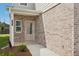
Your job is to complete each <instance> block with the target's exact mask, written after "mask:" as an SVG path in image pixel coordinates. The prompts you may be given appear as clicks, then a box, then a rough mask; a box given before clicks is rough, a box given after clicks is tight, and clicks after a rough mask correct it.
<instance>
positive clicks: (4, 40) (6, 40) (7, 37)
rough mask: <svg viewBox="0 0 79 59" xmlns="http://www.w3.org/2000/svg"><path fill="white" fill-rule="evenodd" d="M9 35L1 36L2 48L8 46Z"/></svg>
mask: <svg viewBox="0 0 79 59" xmlns="http://www.w3.org/2000/svg"><path fill="white" fill-rule="evenodd" d="M8 39H9V34H0V48H2V47H4V46H7V45H8Z"/></svg>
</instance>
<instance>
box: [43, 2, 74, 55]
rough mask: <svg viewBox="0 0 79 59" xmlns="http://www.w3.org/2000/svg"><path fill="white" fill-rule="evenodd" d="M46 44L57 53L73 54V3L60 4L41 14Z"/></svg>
mask: <svg viewBox="0 0 79 59" xmlns="http://www.w3.org/2000/svg"><path fill="white" fill-rule="evenodd" d="M43 24H44V29H45V40H46V46H47V48H49V49H50V50H52V51H54V52H55V53H57V54H59V55H74V53H73V52H74V4H67V3H66V4H63V3H62V4H60V5H58V6H56V7H54V8H51V9H50V10H49V11H47V12H45V13H44V14H43Z"/></svg>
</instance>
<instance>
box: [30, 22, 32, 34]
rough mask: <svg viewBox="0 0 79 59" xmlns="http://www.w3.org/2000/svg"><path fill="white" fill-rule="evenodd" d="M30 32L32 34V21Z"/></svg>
mask: <svg viewBox="0 0 79 59" xmlns="http://www.w3.org/2000/svg"><path fill="white" fill-rule="evenodd" d="M30 34H32V23H30Z"/></svg>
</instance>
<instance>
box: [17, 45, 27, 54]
mask: <svg viewBox="0 0 79 59" xmlns="http://www.w3.org/2000/svg"><path fill="white" fill-rule="evenodd" d="M17 50H18V51H21V52H25V51H26V50H27V47H26V45H20V46H18V47H17Z"/></svg>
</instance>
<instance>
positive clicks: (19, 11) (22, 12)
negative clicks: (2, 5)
mask: <svg viewBox="0 0 79 59" xmlns="http://www.w3.org/2000/svg"><path fill="white" fill-rule="evenodd" d="M7 9H8V10H10V11H11V12H12V13H14V14H20V15H29V16H38V15H40V14H41V13H42V12H41V11H36V10H29V9H22V8H16V7H7Z"/></svg>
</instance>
